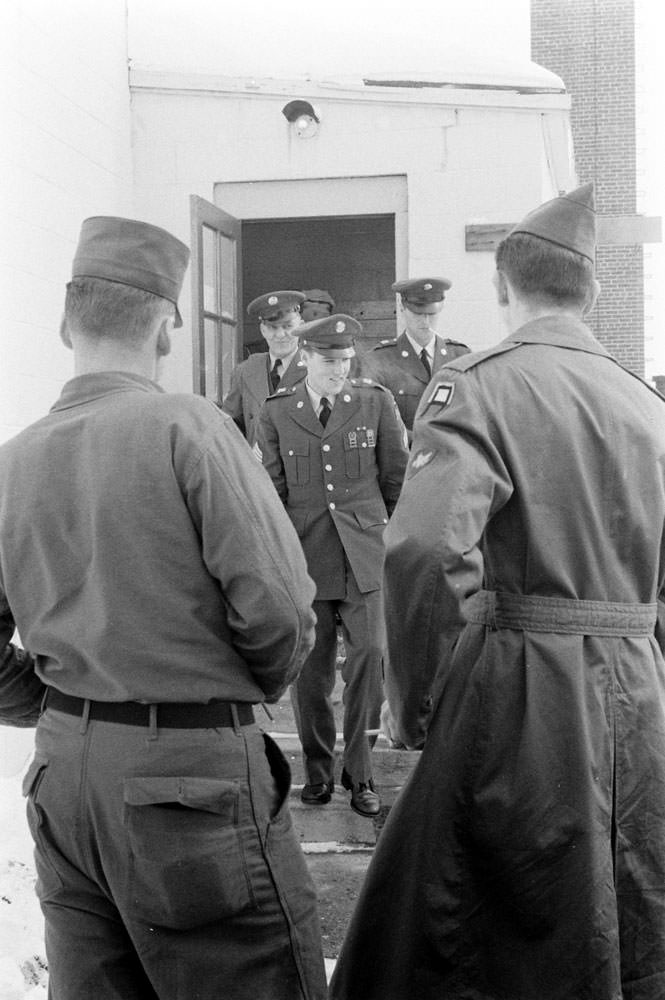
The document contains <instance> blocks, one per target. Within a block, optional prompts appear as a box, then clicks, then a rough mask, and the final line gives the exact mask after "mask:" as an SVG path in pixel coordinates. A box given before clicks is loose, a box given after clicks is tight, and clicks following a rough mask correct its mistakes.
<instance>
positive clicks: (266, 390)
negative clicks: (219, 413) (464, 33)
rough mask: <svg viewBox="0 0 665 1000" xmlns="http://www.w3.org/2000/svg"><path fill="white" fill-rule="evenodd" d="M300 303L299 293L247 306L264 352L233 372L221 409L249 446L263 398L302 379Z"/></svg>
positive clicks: (270, 295) (266, 298) (272, 295)
mask: <svg viewBox="0 0 665 1000" xmlns="http://www.w3.org/2000/svg"><path fill="white" fill-rule="evenodd" d="M304 301H305V296H304V294H303V293H302V292H295V291H280V292H266V294H265V295H259V297H258V298H256V299H253V300H252V301H251V302H250V303H249V305H248V306H247V314H248V315H249V316H254V317H255V318H257V319H258V321H259V329H260V331H261V335H262V337H263V338H264V340H265V341H266V343H267V344H268V350H267V351H264V352H261V353H260V354H252V355H251V356H250V357H249V358H247V360H246V361H241V363H240V364H239V365H237V366H236V368H234V370H233V373H232V375H231V388H230V389H229V391H228V393H227V394H226V397H225V398H224V402H223V404H222V409H223V410H224V412H225V413H228V414H230V415H231V416H232V417H233V419H234V420H235V422H236V424H237V425H238V427H239V428H240V430H241V431H242V433H243V434H244V435H245V437H246V438H247V440H248V442H249V443H250V444H251V445H253V444H254V442H255V441H256V424H257V420H258V415H259V410H260V409H261V406H262V405H263V402H264V400H265V398H266V396H269V395H270V394H271V393H273V392H276V390H277V388H278V387H279V386H280V385H282V386H291V385H294V383H295V382H298V381H300V379H301V378H304V376H305V366H304V365H303V363H302V362H301V361H300V360H299V358H298V356H297V355H298V328H299V327H300V326H301V325H302V322H303V320H302V316H301V315H300V309H301V305H302V303H303V302H304Z"/></svg>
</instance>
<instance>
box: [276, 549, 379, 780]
mask: <svg viewBox="0 0 665 1000" xmlns="http://www.w3.org/2000/svg"><path fill="white" fill-rule="evenodd" d="M313 608H314V611H315V613H316V618H317V622H316V643H315V645H314V649H313V650H312V652H311V653H310V655H309V657H308V658H307V660H306V662H305V665H304V667H303V669H302V671H301V673H300V675H299V677H298V679H297V681H296V682H295V683H294V684H292V685H291V701H292V704H293V710H294V714H295V718H296V725H297V727H298V735H299V737H300V742H301V744H302V748H303V753H304V757H305V773H306V776H307V782H308V784H319V783H321V782H323V783H326V782H330V781H332V780H333V777H334V774H333V769H334V750H335V737H336V726H335V716H334V712H333V705H332V693H333V689H334V687H335V679H336V674H335V671H336V659H337V624H336V619H337V615H338V614H339V617H340V620H341V623H342V637H343V639H344V647H345V650H346V660H345V662H344V665H343V666H342V670H341V673H342V680H343V681H344V695H343V700H344V722H343V735H344V767H345V769H346V771H347V772H348V773H349V775H350V776H351V777H352V778H353V780H354V782H356V783H358V782H367V781H369V779H370V778H371V777H372V763H371V747H372V746H373V745H374V743H375V741H376V737H372V738H371V739H368V737H367V735H366V730H368V729H377V728H378V726H379V719H380V714H381V702H382V697H383V695H382V690H383V688H382V679H381V669H382V660H383V653H384V647H385V626H384V620H383V601H382V595H381V591H380V590H372V591H370V592H369V593H367V594H362V593H361V592H360V590H359V589H358V584H357V583H356V580H355V577H354V575H353V573H352V572H351V569H350V568H349V567H347V573H346V596H345V597H344V598H343V599H339V600H330V601H319V600H315V601H314V603H313Z"/></svg>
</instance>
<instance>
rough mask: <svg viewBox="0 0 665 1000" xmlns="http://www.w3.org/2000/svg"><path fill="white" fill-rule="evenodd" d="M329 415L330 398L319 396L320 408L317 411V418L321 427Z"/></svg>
mask: <svg viewBox="0 0 665 1000" xmlns="http://www.w3.org/2000/svg"><path fill="white" fill-rule="evenodd" d="M329 416H330V400H328V399H326V397H325V396H321V410H320V412H319V420H320V422H321V424H322V426H323V427H325V426H326V424H327V423H328V417H329Z"/></svg>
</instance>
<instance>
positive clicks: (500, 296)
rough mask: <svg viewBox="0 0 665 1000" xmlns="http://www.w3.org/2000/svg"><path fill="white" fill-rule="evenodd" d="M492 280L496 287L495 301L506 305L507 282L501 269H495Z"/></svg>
mask: <svg viewBox="0 0 665 1000" xmlns="http://www.w3.org/2000/svg"><path fill="white" fill-rule="evenodd" d="M492 281H493V283H494V287H495V289H496V297H497V302H498V303H499V305H500V306H507V305H508V302H509V301H510V299H509V296H508V282H507V281H506V276H505V274H504V273H503V271H495V272H494V277H493V278H492Z"/></svg>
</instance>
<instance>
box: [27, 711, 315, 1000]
mask: <svg viewBox="0 0 665 1000" xmlns="http://www.w3.org/2000/svg"><path fill="white" fill-rule="evenodd" d="M289 785H290V773H289V768H288V764H287V763H286V761H285V759H284V757H283V755H282V753H281V751H280V750H279V748H278V747H277V746H276V745H275V744H274V743H273V742H272V740H270V738H269V737H268V736H266V735H264V734H263V733H262V732H261V731H260V730H259V728H258V726H256V724H254V723H252V724H251V725H247V726H239V725H236V726H235V727H233V726H231V727H228V728H218V729H160V728H159V722H158V718H157V725H156V726H151V727H148V726H134V725H124V724H119V723H117V722H106V721H97V720H95V721H88V722H86V720H85V718H83V719H81V718H78V717H76V716H73V715H67V714H65V713H63V712H60V711H56V710H53V709H49V708H47V709H46V711H45V712H44V714H43V715H42V717H41V719H40V721H39V724H38V726H37V732H36V747H35V757H34V760H33V762H32V763H31V765H30V768H29V770H28V772H27V774H26V778H25V782H24V792H25V794H26V795H27V796H28V805H27V809H28V821H29V824H30V828H31V832H32V836H33V838H34V841H35V859H36V867H37V876H38V878H37V893H38V896H39V899H40V902H41V906H42V910H43V913H44V917H45V923H46V952H47V960H48V964H49V997H50V998H51V1000H90V998H91V997H94V998H95V1000H295V998H297V1000H323V998H324V997H325V996H326V982H325V970H324V964H323V958H322V951H321V942H320V928H319V919H318V913H317V907H316V896H315V890H314V886H313V884H312V881H311V879H310V876H309V874H308V871H307V868H306V865H305V862H304V858H303V855H302V853H301V850H300V847H299V845H298V843H297V840H296V837H295V834H294V831H293V828H292V822H291V816H290V813H289V807H288V790H289Z"/></svg>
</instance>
